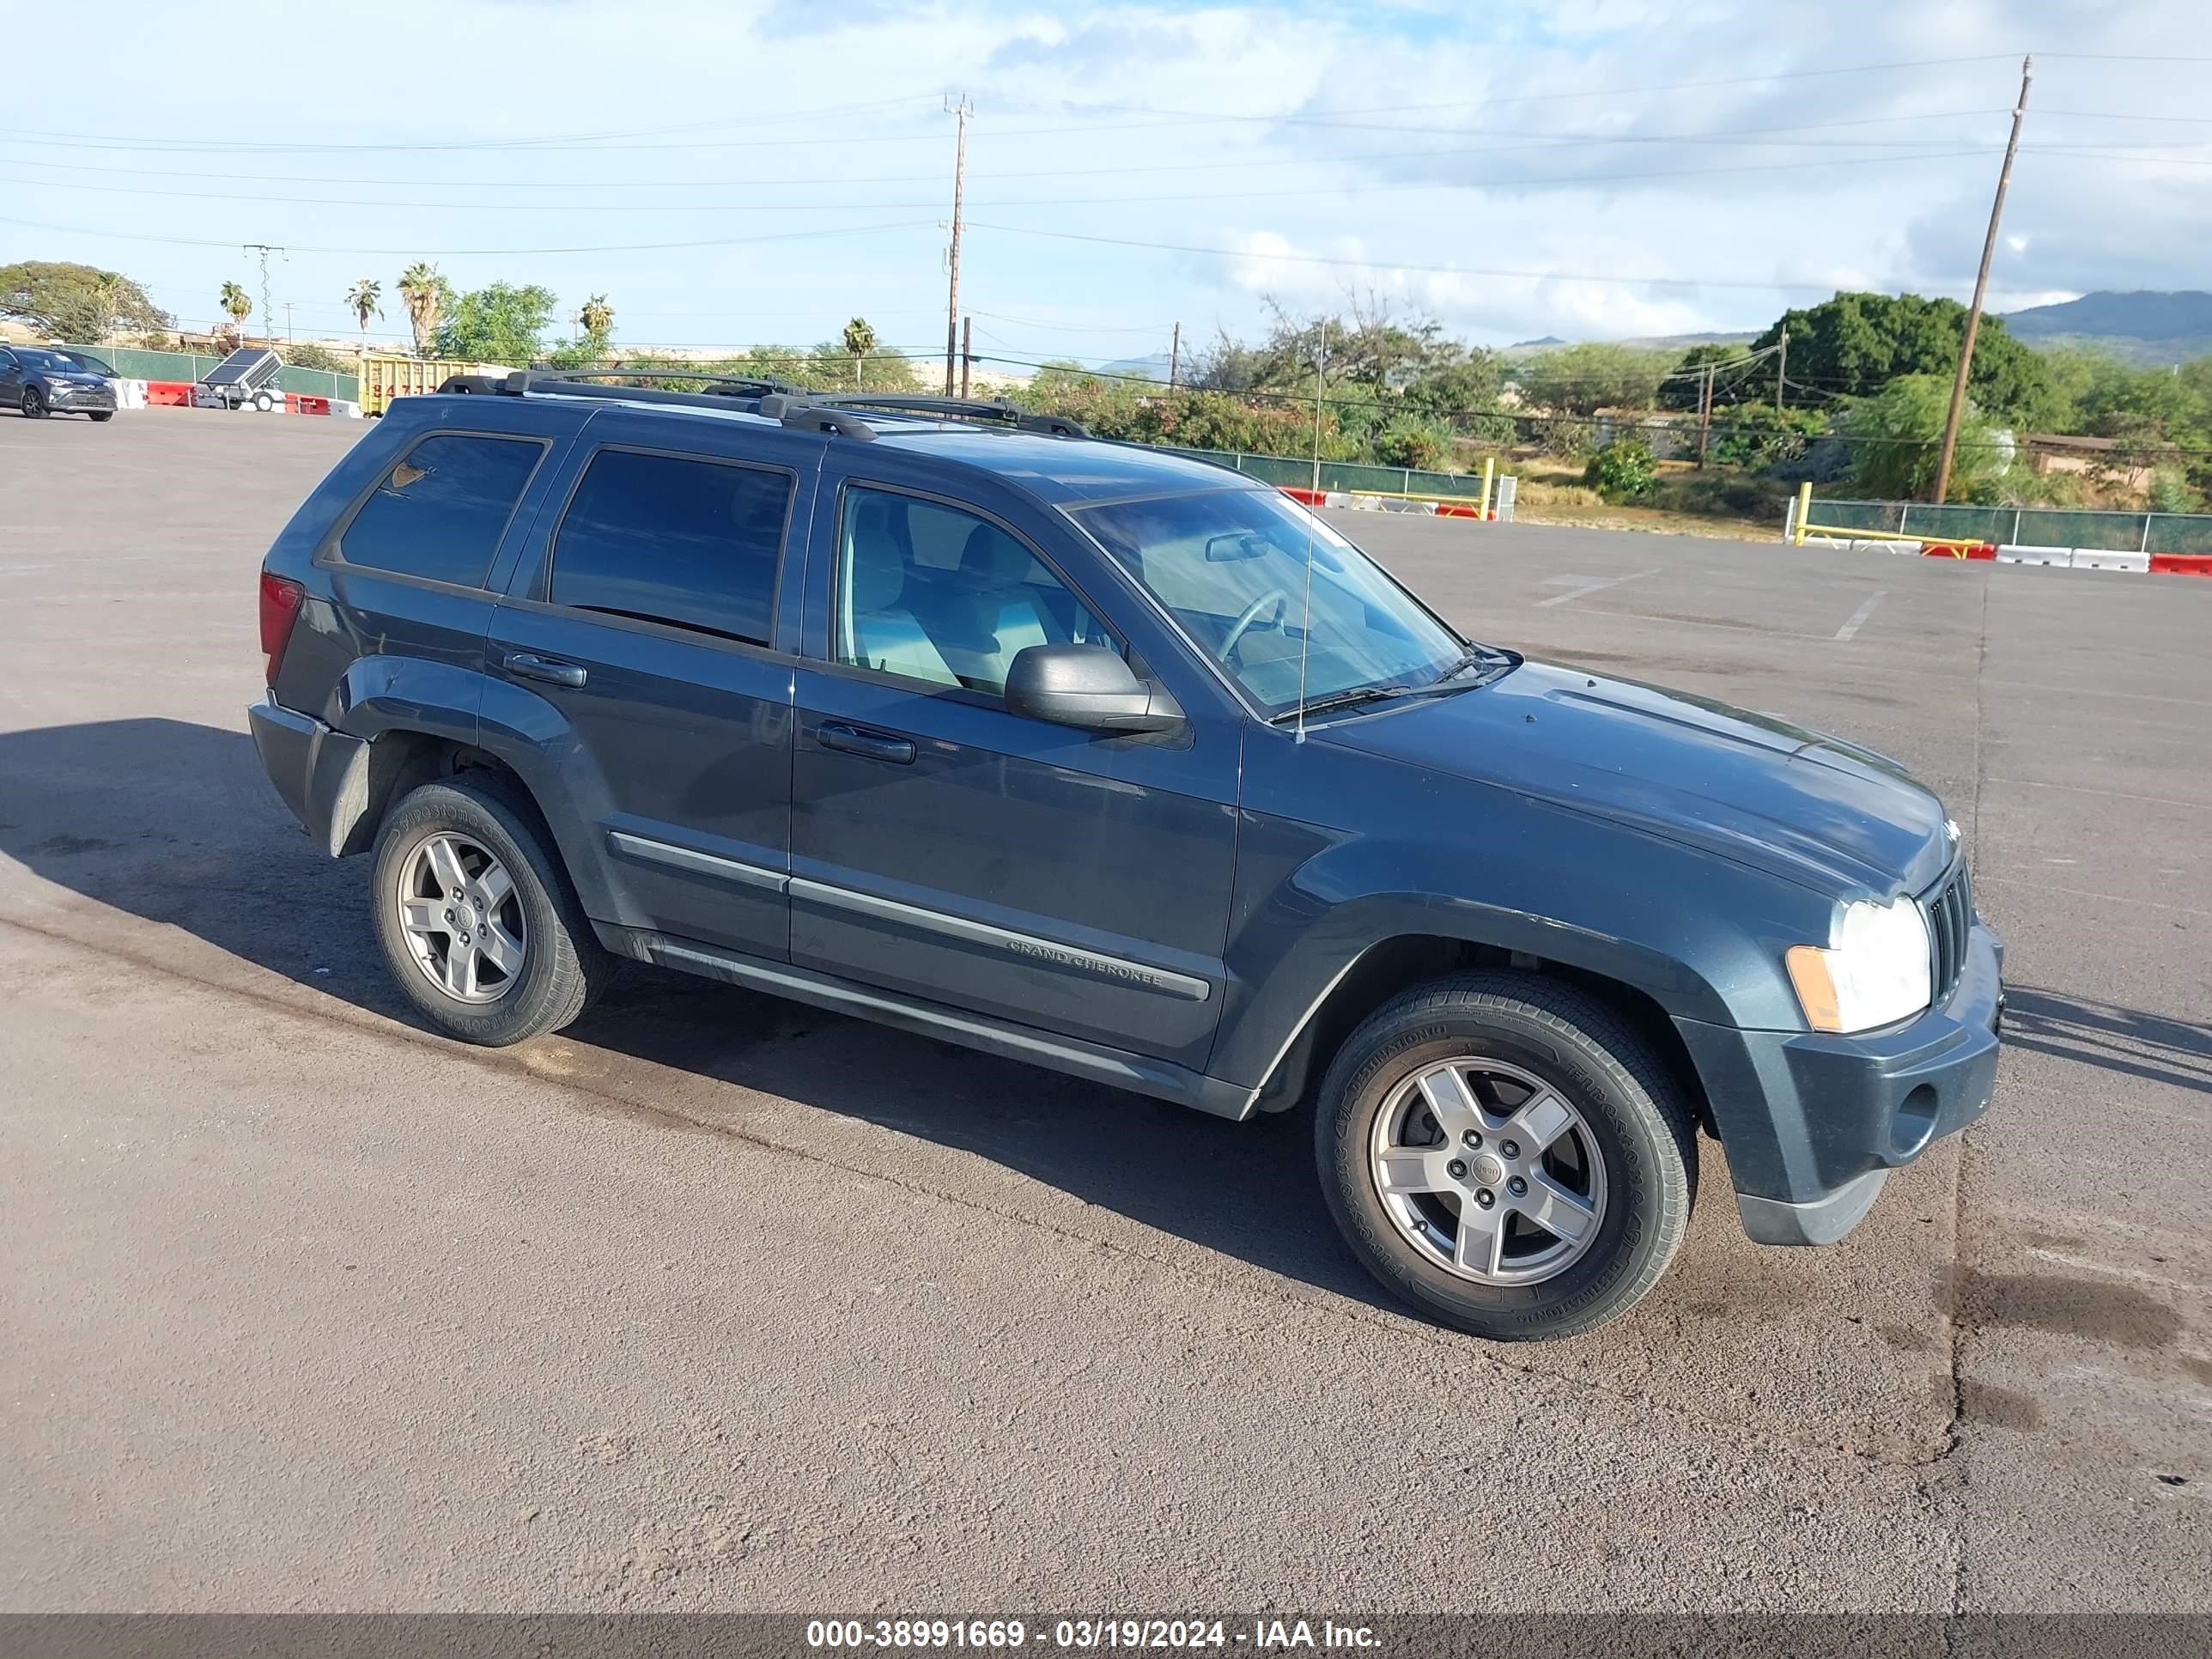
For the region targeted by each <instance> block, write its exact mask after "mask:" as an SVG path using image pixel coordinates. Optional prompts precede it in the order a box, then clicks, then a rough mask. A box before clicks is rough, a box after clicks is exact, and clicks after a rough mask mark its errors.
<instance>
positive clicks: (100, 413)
mask: <svg viewBox="0 0 2212 1659" xmlns="http://www.w3.org/2000/svg"><path fill="white" fill-rule="evenodd" d="M85 413H87V414H88V415H89V416H92V418H93V419H94V420H95V421H112V420H113V419H114V418H115V411H114V410H112V409H91V410H86V411H85Z"/></svg>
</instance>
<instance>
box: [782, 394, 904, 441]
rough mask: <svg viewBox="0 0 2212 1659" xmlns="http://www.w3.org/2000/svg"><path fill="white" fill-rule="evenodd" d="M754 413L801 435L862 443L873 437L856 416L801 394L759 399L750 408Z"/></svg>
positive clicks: (868, 426) (874, 433) (872, 431)
mask: <svg viewBox="0 0 2212 1659" xmlns="http://www.w3.org/2000/svg"><path fill="white" fill-rule="evenodd" d="M754 412H755V413H756V414H758V415H762V416H766V417H767V418H768V419H769V420H771V421H781V422H783V424H784V425H786V426H788V427H794V428H798V429H799V430H800V431H803V432H833V433H835V434H836V435H837V436H839V437H841V438H857V439H858V440H860V441H861V442H862V443H866V442H868V441H870V440H872V438H874V436H875V435H876V429H875V428H873V427H872V426H870V425H869V424H868V423H867V422H866V421H864V420H862V419H861V418H860V416H857V415H848V414H846V413H845V412H844V411H843V410H839V409H832V408H830V407H829V406H828V405H827V404H821V403H817V402H814V401H811V400H810V399H809V398H808V397H807V395H806V394H805V392H791V393H788V394H780V395H775V396H770V397H766V398H762V399H761V400H760V402H759V403H757V404H755V405H754Z"/></svg>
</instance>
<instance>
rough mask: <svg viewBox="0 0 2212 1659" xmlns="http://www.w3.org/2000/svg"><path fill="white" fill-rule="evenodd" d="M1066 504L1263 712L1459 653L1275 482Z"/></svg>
mask: <svg viewBox="0 0 2212 1659" xmlns="http://www.w3.org/2000/svg"><path fill="white" fill-rule="evenodd" d="M1069 516H1070V517H1072V518H1073V519H1074V520H1075V521H1076V522H1077V523H1078V524H1079V525H1081V526H1083V528H1084V529H1085V530H1087V531H1088V532H1091V536H1092V537H1093V538H1096V539H1097V543H1098V544H1099V545H1100V546H1101V547H1103V548H1104V549H1105V550H1106V551H1107V552H1108V553H1109V555H1111V556H1113V557H1114V558H1115V560H1117V561H1118V562H1120V563H1121V566H1122V567H1123V568H1125V569H1127V571H1128V572H1129V574H1131V575H1133V576H1134V577H1135V578H1136V579H1137V580H1139V581H1140V582H1142V583H1143V584H1144V585H1145V586H1146V587H1147V588H1148V589H1150V590H1151V591H1152V595H1153V597H1154V598H1156V599H1158V600H1159V602H1160V603H1161V604H1162V605H1165V606H1166V607H1167V608H1168V610H1169V611H1170V612H1172V613H1173V614H1174V616H1175V618H1176V621H1177V622H1179V623H1182V627H1183V629H1184V631H1185V632H1186V633H1188V635H1190V637H1191V638H1192V640H1194V641H1195V642H1196V643H1197V644H1198V646H1199V647H1200V649H1201V650H1203V651H1206V652H1207V653H1210V654H1211V655H1212V657H1213V658H1214V659H1215V660H1216V661H1217V662H1218V663H1220V665H1222V666H1223V667H1224V668H1225V669H1226V670H1227V671H1229V672H1230V673H1231V674H1232V675H1233V676H1235V677H1236V679H1237V683H1238V684H1240V685H1242V686H1243V688H1244V690H1246V691H1247V692H1248V693H1249V694H1250V696H1251V697H1252V700H1253V701H1254V702H1256V703H1258V704H1260V705H1261V707H1262V708H1264V709H1265V710H1266V711H1267V713H1268V714H1271V715H1273V714H1282V713H1285V712H1286V711H1288V710H1289V709H1291V708H1295V707H1297V704H1298V703H1299V702H1301V701H1303V702H1309V703H1310V702H1317V701H1318V700H1320V699H1321V698H1323V697H1328V696H1337V695H1340V694H1341V693H1343V692H1346V691H1351V690H1359V689H1364V688H1366V687H1370V686H1373V687H1391V686H1401V685H1426V684H1429V683H1430V682H1431V681H1433V680H1435V679H1437V678H1438V677H1439V676H1441V675H1443V674H1444V673H1447V672H1449V671H1450V670H1451V669H1452V668H1453V667H1454V666H1455V665H1457V664H1458V663H1459V662H1460V661H1461V660H1462V656H1463V654H1464V650H1465V647H1463V646H1462V644H1461V642H1460V641H1459V640H1457V639H1456V638H1455V637H1454V636H1453V635H1452V633H1451V631H1450V630H1449V629H1447V628H1445V627H1444V625H1443V623H1440V622H1438V621H1437V619H1436V618H1435V617H1431V615H1430V614H1429V613H1428V612H1427V611H1424V610H1423V609H1422V608H1421V607H1420V606H1419V605H1417V604H1416V603H1415V602H1414V601H1413V598H1412V597H1411V596H1410V595H1408V594H1407V592H1406V591H1405V590H1404V589H1403V588H1401V587H1400V586H1398V585H1397V583H1395V582H1394V581H1392V580H1390V578H1389V576H1387V575H1385V574H1383V572H1382V570H1381V569H1380V568H1377V567H1376V564H1375V563H1374V562H1372V561H1371V560H1370V559H1369V558H1368V556H1366V555H1365V554H1364V553H1362V552H1361V551H1360V550H1358V548H1356V547H1354V546H1353V545H1352V544H1351V543H1350V542H1348V541H1346V540H1345V539H1344V538H1343V537H1341V536H1340V535H1338V534H1337V533H1336V532H1335V531H1334V530H1332V529H1331V528H1330V527H1329V526H1328V524H1327V523H1326V522H1324V521H1323V520H1322V519H1320V518H1319V517H1318V516H1316V514H1314V513H1309V512H1307V511H1306V510H1305V509H1304V507H1299V506H1298V505H1297V504H1296V503H1295V502H1293V501H1291V499H1290V498H1289V497H1288V496H1286V495H1283V494H1282V493H1280V492H1279V491H1278V490H1273V489H1224V490H1218V491H1208V492H1206V493H1205V494H1202V495H1168V496H1161V497H1157V498H1155V499H1153V500H1151V501H1115V502H1112V503H1109V504H1108V505H1105V506H1101V507H1073V508H1070V509H1069ZM1309 546H1310V547H1311V549H1312V550H1313V598H1312V609H1311V619H1310V621H1309V620H1308V609H1307V599H1306V550H1307V549H1308V547H1309ZM1302 658H1303V659H1304V696H1303V697H1301V696H1300V690H1299V673H1300V660H1301V659H1302Z"/></svg>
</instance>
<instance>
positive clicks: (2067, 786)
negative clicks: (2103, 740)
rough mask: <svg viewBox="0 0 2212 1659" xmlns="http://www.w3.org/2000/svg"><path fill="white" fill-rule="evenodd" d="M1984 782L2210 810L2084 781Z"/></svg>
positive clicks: (2207, 804) (2209, 805)
mask: <svg viewBox="0 0 2212 1659" xmlns="http://www.w3.org/2000/svg"><path fill="white" fill-rule="evenodd" d="M1982 781H1983V782H1984V783H2002V784H2006V785H2008V786H2010V787H2013V788H2015V789H2063V790H2064V791H2065V792H2066V793H2068V794H2069V795H2103V796H2106V798H2107V799H2112V800H2139V801H2142V802H2143V803H2144V804H2145V805H2149V806H2186V807H2189V808H2191V810H2193V811H2198V812H2212V801H2203V800H2177V799H2174V798H2173V797H2172V795H2138V794H2136V793H2132V792H2131V791H2129V790H2126V789H2093V788H2091V787H2089V786H2088V785H2087V784H2085V783H2042V782H2039V781H2037V780H2036V779H2034V778H1984V779H1983V780H1982Z"/></svg>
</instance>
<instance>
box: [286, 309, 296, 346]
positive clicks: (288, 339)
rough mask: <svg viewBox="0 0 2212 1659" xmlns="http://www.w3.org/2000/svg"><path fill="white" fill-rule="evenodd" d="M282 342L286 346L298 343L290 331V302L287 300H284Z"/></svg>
mask: <svg viewBox="0 0 2212 1659" xmlns="http://www.w3.org/2000/svg"><path fill="white" fill-rule="evenodd" d="M284 343H285V344H286V345H288V346H294V345H297V344H298V343H299V341H298V340H297V339H296V338H295V337H294V336H293V333H292V302H291V301H289V300H287V301H284Z"/></svg>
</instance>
